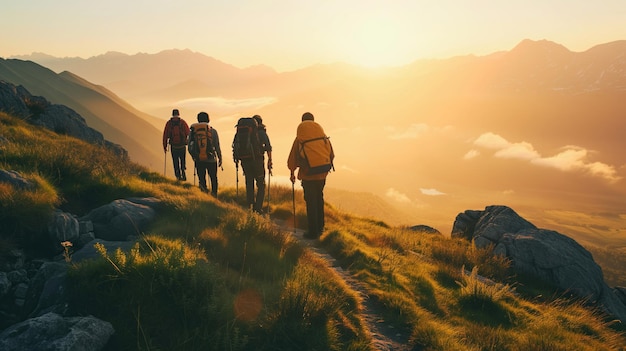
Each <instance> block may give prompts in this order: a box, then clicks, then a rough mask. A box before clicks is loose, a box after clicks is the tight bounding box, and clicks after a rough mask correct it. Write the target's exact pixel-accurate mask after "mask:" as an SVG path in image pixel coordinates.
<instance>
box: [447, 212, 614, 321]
mask: <svg viewBox="0 0 626 351" xmlns="http://www.w3.org/2000/svg"><path fill="white" fill-rule="evenodd" d="M452 237H461V238H466V239H468V240H472V241H473V242H474V244H475V245H476V247H479V248H485V247H488V246H493V248H494V250H493V253H494V254H496V255H503V256H506V257H507V258H509V259H510V260H511V263H512V266H511V267H512V269H513V270H514V271H515V272H518V273H523V274H527V275H530V276H532V277H536V278H538V279H541V280H543V281H545V282H548V283H550V284H552V285H553V286H555V287H557V288H559V289H562V290H563V291H567V292H569V293H571V294H573V295H574V296H577V297H580V298H583V299H586V300H588V301H590V302H592V303H596V304H597V305H599V306H600V307H601V308H602V309H603V310H604V311H605V312H607V313H608V314H610V315H613V316H614V317H616V318H618V319H620V320H621V321H626V305H625V304H624V303H623V301H621V300H620V299H619V298H618V296H617V295H616V294H615V292H614V291H613V290H612V289H610V288H609V287H608V286H607V285H606V283H605V282H604V277H603V274H602V269H601V268H600V266H599V265H598V264H597V263H596V262H595V261H594V260H593V257H592V255H591V253H589V251H587V250H586V249H585V248H584V247H582V246H581V245H580V244H578V243H577V242H576V241H575V240H573V239H571V238H569V237H567V236H565V235H563V234H561V233H558V232H555V231H552V230H546V229H540V228H537V227H536V226H534V225H533V224H532V223H530V222H528V221H527V220H525V219H524V218H522V217H520V216H519V215H518V214H517V213H516V212H515V211H513V210H512V209H511V208H509V207H506V206H488V207H486V208H485V210H484V211H466V212H464V213H461V214H459V215H458V216H457V217H456V220H455V222H454V225H453V228H452Z"/></svg>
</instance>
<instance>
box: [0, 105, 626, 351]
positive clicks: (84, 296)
mask: <svg viewBox="0 0 626 351" xmlns="http://www.w3.org/2000/svg"><path fill="white" fill-rule="evenodd" d="M0 140H2V141H1V142H0V155H1V157H0V168H2V169H7V170H16V171H18V172H20V173H21V174H22V175H23V176H25V177H26V178H27V179H29V180H31V181H32V182H33V183H35V184H37V186H36V188H35V189H32V190H27V191H18V190H17V189H15V188H12V187H10V186H8V185H6V184H0V198H1V199H2V201H1V202H0V226H2V228H8V230H4V231H2V234H1V236H0V256H1V255H4V254H5V253H6V252H7V251H8V250H10V249H11V248H13V247H15V246H23V247H27V248H31V249H32V248H34V246H33V245H34V244H33V243H35V242H38V239H39V238H40V236H41V231H42V228H43V227H44V225H45V223H46V218H47V216H49V215H50V213H51V212H52V209H53V208H54V207H61V208H63V209H65V210H67V211H70V212H73V213H76V214H82V213H85V212H87V211H88V210H90V209H92V208H94V207H96V206H99V205H102V204H105V203H108V202H110V201H112V200H114V199H117V198H123V197H131V196H154V197H157V198H159V199H161V200H162V201H163V203H164V206H163V209H162V210H161V212H160V213H159V216H158V220H157V221H156V222H155V223H154V225H153V226H152V228H150V230H148V231H146V232H145V233H140V234H141V235H140V236H141V240H140V241H139V242H138V243H137V245H136V247H135V249H134V250H132V251H131V252H106V250H105V249H104V248H103V247H98V250H99V251H100V253H101V256H102V259H99V260H94V261H89V262H81V263H77V262H72V260H71V252H70V253H69V257H68V261H69V262H70V264H71V267H72V268H71V271H70V279H69V284H70V285H69V287H68V291H69V293H70V295H71V301H72V303H71V306H70V307H71V310H72V311H73V312H75V313H76V314H81V315H87V314H92V315H95V316H97V317H99V318H102V319H104V320H107V321H110V322H111V323H112V324H113V326H114V328H115V330H116V335H115V336H114V339H113V340H112V341H111V345H109V347H108V349H110V350H156V349H159V350H370V349H372V347H371V343H372V339H373V336H372V335H370V333H369V332H368V330H367V326H366V323H365V318H366V316H365V314H366V313H367V312H366V311H364V310H363V308H362V305H361V302H362V301H361V299H362V297H361V296H360V295H359V294H358V293H357V292H356V291H354V290H353V289H352V288H351V286H350V285H349V284H346V282H345V281H344V280H343V279H342V278H341V276H340V275H338V274H337V273H336V272H335V271H334V270H333V269H331V268H330V267H329V266H328V265H327V264H326V263H325V262H324V261H323V259H322V258H320V257H319V256H317V255H315V254H314V253H313V252H312V251H311V250H310V249H308V248H307V247H306V246H305V245H302V244H301V243H300V242H299V241H298V240H296V239H295V238H294V236H292V234H291V230H289V228H287V229H281V228H280V227H279V226H276V225H275V223H287V224H289V223H293V212H292V211H293V210H292V189H290V188H285V187H272V189H271V190H272V194H271V199H272V203H271V214H272V215H271V218H272V220H273V222H272V221H270V220H268V218H266V217H260V216H257V215H254V214H251V213H249V212H246V211H244V210H243V209H242V208H241V206H240V204H241V202H242V201H243V198H242V195H243V194H242V192H239V193H240V196H239V197H237V196H236V191H235V189H234V188H225V189H221V191H220V195H219V196H220V197H219V200H216V199H213V198H212V197H210V196H207V195H206V194H203V193H201V192H200V191H199V190H198V189H197V188H196V187H193V186H191V185H190V184H188V183H187V184H180V183H175V182H172V181H170V180H168V179H165V178H164V177H162V176H161V175H159V174H156V173H153V172H150V171H148V170H146V169H145V168H143V167H140V166H138V165H135V164H132V163H125V162H122V161H120V160H118V159H115V157H114V155H112V154H110V153H108V152H107V151H106V150H103V149H98V148H95V147H94V146H92V145H88V144H85V143H83V142H81V141H77V140H75V139H71V138H68V137H64V136H58V135H56V134H54V133H51V132H47V131H44V130H37V132H36V133H35V132H34V131H33V130H32V129H31V128H30V126H29V125H27V124H25V123H23V122H22V121H20V120H17V119H15V118H12V117H10V116H7V115H5V114H0ZM296 188H299V186H297V187H296ZM87 194H89V195H87ZM295 201H296V210H295V217H296V219H295V222H296V223H297V224H298V225H300V224H301V223H302V224H303V223H304V222H305V221H304V219H305V209H304V203H303V200H302V193H301V192H300V191H299V190H297V191H296V192H295ZM317 246H318V247H319V248H320V249H322V250H323V251H325V252H328V253H330V254H331V255H332V256H333V257H335V258H336V259H337V260H338V261H339V262H340V264H341V266H342V267H344V268H345V269H346V270H347V271H348V272H349V273H350V274H351V275H352V276H353V277H354V278H356V279H358V280H359V281H360V282H361V283H362V284H363V286H364V289H365V290H366V293H367V295H368V296H369V299H370V300H371V301H374V302H376V304H377V305H378V306H380V308H381V311H383V312H381V315H380V316H377V318H379V319H380V320H384V321H385V323H386V324H389V325H392V326H394V327H395V328H396V330H397V331H398V333H400V334H404V335H406V339H407V340H408V342H407V343H408V344H409V345H407V349H413V350H623V345H626V339H625V338H624V337H623V335H621V334H620V331H619V330H618V329H619V326H618V325H616V324H611V323H609V322H607V321H605V320H603V318H602V316H601V315H600V314H599V313H597V312H595V311H594V310H593V309H590V308H587V307H585V306H584V304H583V303H582V302H580V301H571V300H566V299H565V298H562V297H561V296H562V295H560V294H559V293H558V292H555V291H552V290H550V289H549V288H547V287H545V286H543V285H541V284H538V283H536V282H532V281H525V280H524V279H523V277H513V276H511V273H510V272H509V270H508V265H509V264H508V262H507V261H506V260H504V259H501V258H494V257H492V256H491V255H490V254H489V252H488V250H476V249H474V248H473V247H472V246H471V245H470V244H469V243H467V242H465V241H462V240H453V239H448V238H445V237H443V236H440V235H430V234H425V233H416V232H409V231H407V230H406V229H403V228H398V227H392V226H389V225H387V224H386V223H384V222H381V221H378V220H374V219H369V218H361V217H355V216H352V215H350V214H348V213H345V212H342V211H340V210H337V209H335V208H334V207H333V206H332V205H330V204H329V205H328V207H327V230H326V232H325V233H324V235H323V236H322V238H321V241H320V242H319V243H318V244H317ZM31 251H32V250H31ZM479 274H480V276H479ZM481 276H484V277H486V278H489V279H488V280H487V279H483V278H482V277H481Z"/></svg>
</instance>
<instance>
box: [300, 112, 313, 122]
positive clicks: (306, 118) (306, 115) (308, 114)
mask: <svg viewBox="0 0 626 351" xmlns="http://www.w3.org/2000/svg"><path fill="white" fill-rule="evenodd" d="M302 120H303V121H313V120H314V118H313V114H312V113H311V112H305V113H304V114H303V115H302Z"/></svg>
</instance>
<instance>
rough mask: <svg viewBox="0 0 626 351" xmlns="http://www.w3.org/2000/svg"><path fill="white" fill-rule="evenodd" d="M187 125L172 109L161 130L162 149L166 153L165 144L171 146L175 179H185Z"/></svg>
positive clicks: (176, 111)
mask: <svg viewBox="0 0 626 351" xmlns="http://www.w3.org/2000/svg"><path fill="white" fill-rule="evenodd" d="M188 135H189V126H188V125H187V122H185V120H184V119H182V118H180V112H179V111H178V109H174V110H172V117H171V118H170V119H169V120H168V121H167V123H165V129H164V130H163V151H164V152H165V153H167V145H168V144H169V145H170V146H171V150H172V162H173V163H174V176H176V180H182V181H185V180H187V174H186V171H185V170H186V169H187V167H186V161H185V155H186V154H187V151H186V146H187V137H188Z"/></svg>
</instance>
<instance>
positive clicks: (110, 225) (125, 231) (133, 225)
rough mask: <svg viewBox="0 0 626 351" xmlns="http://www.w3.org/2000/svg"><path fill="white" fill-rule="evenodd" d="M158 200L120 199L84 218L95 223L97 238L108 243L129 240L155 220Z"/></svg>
mask: <svg viewBox="0 0 626 351" xmlns="http://www.w3.org/2000/svg"><path fill="white" fill-rule="evenodd" d="M158 204H159V201H158V200H156V199H119V200H115V201H113V202H111V203H109V204H107V205H103V206H100V207H98V208H96V209H94V210H92V211H90V212H89V213H88V214H87V215H85V216H84V217H82V218H81V219H80V220H82V221H91V222H92V223H93V230H94V235H95V237H96V238H99V239H104V240H107V241H120V240H128V238H129V237H134V236H138V235H140V234H141V233H142V231H144V230H145V229H146V228H147V226H148V225H149V224H150V223H151V222H152V220H153V219H154V217H155V215H156V212H155V210H154V208H153V207H154V206H157V205H158Z"/></svg>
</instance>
